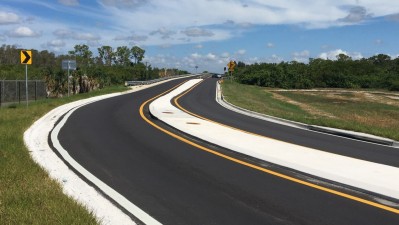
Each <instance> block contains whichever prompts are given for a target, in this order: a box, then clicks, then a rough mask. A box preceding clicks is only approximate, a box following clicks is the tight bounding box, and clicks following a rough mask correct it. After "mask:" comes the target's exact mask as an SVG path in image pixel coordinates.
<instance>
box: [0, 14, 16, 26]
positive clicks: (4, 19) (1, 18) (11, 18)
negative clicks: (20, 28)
mask: <svg viewBox="0 0 399 225" xmlns="http://www.w3.org/2000/svg"><path fill="white" fill-rule="evenodd" d="M20 20H21V19H20V17H19V16H18V15H17V14H15V13H11V12H1V11H0V25H2V24H13V23H19V22H20Z"/></svg>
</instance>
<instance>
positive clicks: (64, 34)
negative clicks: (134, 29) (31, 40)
mask: <svg viewBox="0 0 399 225" xmlns="http://www.w3.org/2000/svg"><path fill="white" fill-rule="evenodd" d="M53 34H54V35H55V36H56V37H57V38H58V39H73V40H80V41H98V40H101V37H100V36H99V35H97V34H93V33H90V32H79V31H72V30H68V29H58V30H55V31H54V32H53ZM123 40H125V39H123Z"/></svg>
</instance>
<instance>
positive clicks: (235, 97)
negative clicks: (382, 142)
mask: <svg viewBox="0 0 399 225" xmlns="http://www.w3.org/2000/svg"><path fill="white" fill-rule="evenodd" d="M222 88H223V94H224V95H225V98H226V100H227V101H228V102H230V103H232V104H235V105H237V106H240V107H242V108H246V109H249V110H252V111H256V112H260V113H263V114H267V115H271V116H275V117H280V118H284V119H288V120H293V121H298V122H303V123H307V124H313V125H320V126H327V127H335V128H340V129H346V130H353V131H358V132H364V133H369V134H374V135H378V136H382V137H387V138H391V139H394V140H399V93H398V92H382V91H378V92H377V91H367V90H351V89H348V90H343V89H336V90H334V89H326V90H319V91H309V90H307V91H304V90H302V91H301V90H277V89H270V88H262V87H257V86H250V85H242V84H238V83H236V82H232V81H225V82H224V83H223V85H222Z"/></svg>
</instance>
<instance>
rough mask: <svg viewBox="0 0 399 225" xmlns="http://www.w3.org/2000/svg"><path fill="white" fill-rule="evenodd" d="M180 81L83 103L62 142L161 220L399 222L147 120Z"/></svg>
mask: <svg viewBox="0 0 399 225" xmlns="http://www.w3.org/2000/svg"><path fill="white" fill-rule="evenodd" d="M207 81H208V80H207ZM180 82H181V81H171V82H168V83H165V84H161V85H159V86H156V87H153V88H150V89H146V90H143V91H140V92H136V93H132V94H128V95H124V96H120V97H115V98H111V99H107V100H104V101H100V102H96V103H93V104H90V105H87V106H84V107H82V108H80V109H78V110H77V111H75V112H74V113H73V114H72V116H71V117H70V119H69V120H68V122H67V123H66V125H65V126H64V127H63V128H62V129H61V132H60V135H59V139H60V142H61V144H62V145H63V147H64V148H65V149H67V150H68V152H69V153H70V154H71V156H72V157H73V158H74V159H75V160H76V161H78V162H79V163H80V164H81V165H84V166H85V168H86V169H88V170H89V171H90V172H92V173H93V174H94V175H96V176H97V177H98V178H100V179H101V180H102V181H104V182H105V183H107V184H108V185H109V186H112V187H113V188H114V189H115V190H117V191H118V192H119V193H121V194H122V195H124V196H125V197H126V198H128V199H129V200H130V201H132V202H133V203H134V204H136V205H137V206H139V207H140V208H141V209H143V210H144V211H146V212H147V213H149V214H150V215H151V216H153V217H154V218H155V219H157V220H158V221H160V222H161V223H163V224H399V216H398V215H397V214H394V213H391V212H388V211H385V210H381V209H377V208H374V207H371V206H367V205H364V204H361V203H358V202H354V201H352V200H349V199H344V198H341V197H337V196H334V195H331V194H328V193H326V192H322V191H317V190H314V189H312V188H309V187H306V186H303V185H300V184H296V183H293V182H290V181H287V180H284V179H281V178H278V177H275V176H272V175H269V174H266V173H263V172H261V171H257V170H254V169H251V168H249V167H246V166H243V165H239V164H236V163H234V162H231V161H227V160H225V159H223V158H220V157H217V156H215V155H212V154H209V153H206V152H203V151H200V150H199V149H197V148H195V147H193V146H191V145H188V144H186V143H183V142H181V141H179V140H177V139H175V138H173V137H171V136H169V135H166V134H164V133H162V132H160V131H159V130H157V129H155V128H154V127H152V126H150V125H149V124H148V123H146V122H145V121H144V120H143V119H142V118H141V117H140V115H139V108H140V106H141V105H142V104H143V103H144V102H145V101H146V100H148V99H150V98H152V97H154V96H156V95H158V94H159V93H162V92H164V91H166V90H168V89H170V88H172V87H173V86H175V85H177V84H178V83H180ZM204 84H207V82H204ZM199 87H201V86H199ZM214 92H215V90H213V93H214ZM193 93H194V92H193ZM187 97H188V98H189V95H187ZM204 97H205V95H204ZM200 98H202V97H200ZM213 99H214V98H213ZM213 99H211V100H213ZM193 103H197V102H196V101H194V102H193ZM146 116H147V118H150V116H149V115H148V113H146ZM150 119H151V118H150ZM151 121H152V122H155V123H156V124H157V125H159V126H163V127H164V128H166V129H170V128H168V127H167V126H165V125H164V124H162V123H160V122H159V121H157V120H153V119H151ZM170 130H172V131H173V129H170ZM202 144H204V145H205V143H202ZM208 147H210V148H213V147H214V146H211V145H210V146H209V145H208ZM216 149H217V148H216ZM218 150H220V151H226V152H228V150H224V149H218ZM232 155H234V154H232ZM235 157H240V156H239V155H235ZM266 166H267V165H266Z"/></svg>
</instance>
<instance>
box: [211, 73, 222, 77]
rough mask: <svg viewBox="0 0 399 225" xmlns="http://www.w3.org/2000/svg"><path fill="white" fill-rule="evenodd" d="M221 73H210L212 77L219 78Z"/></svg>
mask: <svg viewBox="0 0 399 225" xmlns="http://www.w3.org/2000/svg"><path fill="white" fill-rule="evenodd" d="M221 77H222V74H218V73H213V74H212V78H221Z"/></svg>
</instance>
